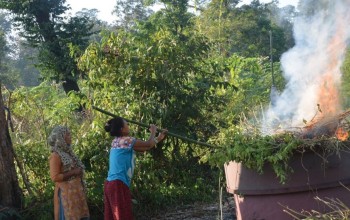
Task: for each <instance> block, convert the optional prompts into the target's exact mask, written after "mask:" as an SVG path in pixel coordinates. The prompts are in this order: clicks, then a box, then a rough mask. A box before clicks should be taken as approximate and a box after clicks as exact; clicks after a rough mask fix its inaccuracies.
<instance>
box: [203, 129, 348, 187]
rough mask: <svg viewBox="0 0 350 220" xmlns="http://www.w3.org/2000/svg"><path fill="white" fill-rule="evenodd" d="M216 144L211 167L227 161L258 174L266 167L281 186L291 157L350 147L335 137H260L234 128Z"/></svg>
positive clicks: (330, 152) (293, 134) (289, 168)
mask: <svg viewBox="0 0 350 220" xmlns="http://www.w3.org/2000/svg"><path fill="white" fill-rule="evenodd" d="M220 140H222V144H221V145H220V146H221V147H220V148H218V149H215V150H214V153H213V154H212V155H211V156H210V158H209V162H210V163H211V164H212V165H216V166H219V167H222V165H223V164H225V163H227V162H229V161H236V162H239V163H242V164H243V165H244V166H245V167H247V168H249V169H253V170H256V171H257V172H258V173H260V174H262V173H263V172H264V170H263V168H264V166H265V165H266V164H269V165H270V166H271V167H272V169H273V170H274V172H275V174H276V176H277V177H278V178H279V179H280V182H281V183H285V181H286V178H287V176H288V174H289V173H290V172H292V171H293V170H292V168H291V167H290V166H289V161H290V159H291V157H292V156H293V155H294V154H295V153H303V152H307V151H314V152H315V153H316V152H317V153H319V152H321V156H324V157H326V155H327V154H332V153H334V152H338V151H340V150H344V149H347V148H349V147H350V141H348V140H346V141H339V140H338V139H337V138H336V137H326V136H320V137H317V138H313V139H306V138H303V137H302V136H300V133H296V132H284V133H280V134H275V135H266V136H264V135H261V134H259V133H245V132H243V131H242V129H238V128H235V129H227V130H226V131H225V132H224V133H223V134H222V136H221V137H220ZM322 154H323V155H322Z"/></svg>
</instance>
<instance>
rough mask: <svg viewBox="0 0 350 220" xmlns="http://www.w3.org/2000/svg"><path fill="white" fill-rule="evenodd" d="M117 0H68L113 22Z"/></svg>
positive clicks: (293, 1) (288, 1)
mask: <svg viewBox="0 0 350 220" xmlns="http://www.w3.org/2000/svg"><path fill="white" fill-rule="evenodd" d="M116 2H117V0H100V1H98V0H84V1H81V0H67V3H68V4H69V5H70V6H71V7H72V13H73V14H74V13H75V12H77V11H80V10H81V9H83V8H86V9H93V8H95V9H97V10H99V14H98V18H99V19H101V20H103V21H107V22H109V23H112V22H113V21H114V20H115V16H113V15H112V11H113V9H114V6H115V4H116ZM250 2H251V0H243V1H242V3H243V4H249V3H250ZM260 2H262V3H268V2H271V0H260ZM279 2H280V5H279V6H280V7H283V6H286V5H294V6H296V5H297V3H298V0H279Z"/></svg>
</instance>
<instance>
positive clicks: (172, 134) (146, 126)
mask: <svg viewBox="0 0 350 220" xmlns="http://www.w3.org/2000/svg"><path fill="white" fill-rule="evenodd" d="M92 108H93V109H95V110H97V111H99V112H101V113H103V114H106V115H109V116H112V117H117V115H115V114H113V113H110V112H108V111H106V110H103V109H101V108H98V107H96V106H92ZM123 119H124V120H125V121H127V122H129V123H133V124H136V125H139V126H141V127H145V128H149V125H148V124H144V123H142V122H138V121H134V120H130V119H126V118H124V117H123ZM157 131H158V132H161V131H162V129H160V128H157ZM167 135H169V136H173V137H176V138H179V139H181V140H184V141H187V142H190V143H194V144H198V145H201V146H206V147H211V148H217V147H216V146H213V145H211V144H208V143H204V142H200V141H196V140H193V139H190V138H187V137H184V136H181V135H178V134H175V133H172V132H169V131H168V132H167Z"/></svg>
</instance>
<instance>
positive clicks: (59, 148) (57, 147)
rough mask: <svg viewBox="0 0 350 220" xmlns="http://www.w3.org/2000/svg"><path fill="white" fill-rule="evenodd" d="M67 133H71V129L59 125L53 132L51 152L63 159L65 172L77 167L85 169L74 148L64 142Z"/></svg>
mask: <svg viewBox="0 0 350 220" xmlns="http://www.w3.org/2000/svg"><path fill="white" fill-rule="evenodd" d="M66 133H69V129H68V128H67V127H66V126H60V125H59V126H56V127H55V128H54V129H53V130H52V132H51V134H50V136H49V138H48V143H49V145H50V147H51V152H56V153H57V154H58V155H59V156H60V157H61V161H62V164H63V171H64V172H66V171H69V170H71V169H73V168H74V167H75V166H78V167H81V168H82V169H85V166H84V164H83V163H82V162H81V160H80V159H79V158H78V157H77V156H76V155H75V154H74V152H73V150H72V147H71V146H70V145H68V144H67V143H66V141H65V140H64V136H65V134H66Z"/></svg>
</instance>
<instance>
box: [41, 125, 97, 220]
mask: <svg viewBox="0 0 350 220" xmlns="http://www.w3.org/2000/svg"><path fill="white" fill-rule="evenodd" d="M48 143H49V145H50V148H51V155H50V158H49V162H50V177H51V179H52V181H54V182H55V191H54V215H55V220H81V219H84V220H85V219H89V217H90V215H89V209H88V206H87V201H86V195H85V185H84V182H83V174H84V169H85V167H84V165H83V163H82V162H81V161H80V159H79V158H78V157H77V156H76V155H75V154H74V152H73V150H72V147H71V143H72V139H71V134H70V131H69V129H68V128H67V127H66V126H56V127H55V128H54V129H53V130H52V132H51V134H50V136H49V138H48Z"/></svg>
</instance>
